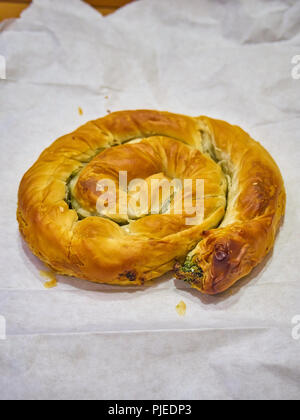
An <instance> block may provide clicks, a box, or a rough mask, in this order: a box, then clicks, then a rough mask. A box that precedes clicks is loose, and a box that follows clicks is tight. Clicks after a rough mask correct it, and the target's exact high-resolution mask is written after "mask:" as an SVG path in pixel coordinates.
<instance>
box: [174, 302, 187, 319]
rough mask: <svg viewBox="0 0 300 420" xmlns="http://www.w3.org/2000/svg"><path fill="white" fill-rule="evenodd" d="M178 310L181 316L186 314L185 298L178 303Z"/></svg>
mask: <svg viewBox="0 0 300 420" xmlns="http://www.w3.org/2000/svg"><path fill="white" fill-rule="evenodd" d="M176 312H177V313H178V315H179V316H184V315H185V313H186V304H185V302H184V301H183V300H181V301H180V302H179V303H178V305H176Z"/></svg>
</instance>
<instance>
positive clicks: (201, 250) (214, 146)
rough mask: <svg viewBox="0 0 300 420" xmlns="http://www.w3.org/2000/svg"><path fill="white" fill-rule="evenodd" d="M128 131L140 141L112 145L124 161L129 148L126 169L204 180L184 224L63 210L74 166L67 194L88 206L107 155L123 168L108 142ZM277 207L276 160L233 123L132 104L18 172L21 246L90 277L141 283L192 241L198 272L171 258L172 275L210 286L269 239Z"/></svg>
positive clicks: (253, 259) (244, 269)
mask: <svg viewBox="0 0 300 420" xmlns="http://www.w3.org/2000/svg"><path fill="white" fill-rule="evenodd" d="M138 138H146V140H144V141H142V142H141V143H139V145H138V146H134V145H124V146H119V147H120V149H118V148H116V149H115V150H119V151H120V153H122V154H123V155H122V156H123V157H124V159H123V163H124V162H126V165H127V166H128V169H130V156H131V155H132V157H133V158H134V156H137V155H136V153H137V151H139V153H140V160H139V159H137V160H136V161H135V162H134V170H133V172H132V176H135V175H136V174H139V173H140V174H141V175H140V176H144V177H147V176H149V175H150V176H152V175H153V176H156V175H155V173H158V174H159V173H160V172H162V173H164V174H166V176H170V177H174V176H179V177H182V178H184V177H188V176H189V177H192V178H193V177H200V176H201V177H202V178H205V182H206V184H205V185H206V188H207V191H208V193H207V192H206V196H205V218H204V221H203V223H201V225H197V226H188V227H187V226H184V223H183V218H182V217H179V216H175V215H152V216H148V217H144V218H140V219H139V220H137V221H134V222H130V224H129V225H128V226H129V227H128V228H126V229H124V228H123V227H121V226H119V225H118V224H117V223H115V222H114V221H113V220H109V219H107V218H103V217H98V216H99V215H98V216H89V217H86V218H85V219H84V220H79V218H78V214H77V211H78V209H77V211H75V210H74V209H70V208H69V205H68V189H67V186H68V185H69V182H70V179H71V178H72V177H74V174H75V175H76V174H79V175H78V176H77V175H76V176H77V177H78V178H79V180H80V181H78V180H77V184H76V186H75V188H74V197H73V199H75V198H76V200H77V201H76V204H77V205H78V206H79V205H80V206H81V207H84V208H83V211H85V212H86V211H90V212H91V211H92V213H91V214H93V211H95V200H96V199H97V196H95V182H96V181H97V177H99V176H100V178H101V176H102V175H105V176H114V175H115V174H114V173H112V172H111V171H110V170H109V169H110V168H109V162H110V160H111V162H112V163H113V161H114V162H115V163H114V171H116V172H117V171H118V170H123V168H122V166H124V165H122V162H121V161H119V162H121V163H120V164H119V165H120V166H118V158H117V155H115V156H114V149H110V148H111V147H112V146H118V145H121V144H123V143H126V142H128V141H130V140H133V139H138ZM184 144H186V145H187V146H185V145H184ZM105 149H108V150H107V151H104V150H105ZM209 155H210V156H209ZM106 156H107V158H106ZM187 156H189V158H187ZM212 158H213V159H214V160H215V161H216V162H217V163H216V162H214V161H213V159H212ZM196 161H197V165H196V164H195V168H194V166H193V162H196ZM126 165H125V166H126ZM112 166H113V165H112ZM199 167H202V169H201V170H198V169H199ZM147 168H148V169H149V170H148V169H147ZM126 169H127V168H126ZM147 171H148V172H149V173H148V172H147ZM226 178H227V179H228V181H229V191H228V200H227V203H226V199H225V195H226V192H227V183H226V181H225V180H226ZM226 205H227V211H226V214H225V207H226ZM284 206H285V191H284V186H283V181H282V178H281V175H280V172H279V170H278V168H277V166H276V164H275V163H274V161H273V160H272V158H271V157H270V155H269V154H268V153H267V152H266V151H265V150H264V149H263V148H262V146H260V145H259V144H258V143H256V142H255V141H254V140H252V139H251V138H250V137H249V136H248V135H247V134H246V133H245V132H243V131H242V130H241V129H240V128H238V127H233V126H231V125H229V124H227V123H225V122H222V121H216V120H212V119H209V118H207V117H199V118H190V117H186V116H182V115H176V114H170V113H167V112H158V111H148V110H140V111H123V112H118V113H113V114H110V115H108V116H106V117H104V118H101V119H99V120H96V121H93V122H89V123H87V124H85V125H84V126H83V127H80V128H79V129H78V130H76V131H75V132H74V133H71V134H69V135H66V136H64V137H62V138H60V139H58V140H56V141H55V142H54V143H53V144H52V146H50V147H49V148H48V149H46V150H45V151H44V152H43V153H42V155H41V156H40V158H39V159H38V161H37V162H36V163H35V164H34V165H33V167H32V168H31V169H30V170H29V171H28V172H27V173H26V174H25V175H24V177H23V179H22V182H21V184H20V188H19V204H18V212H17V217H18V221H19V226H20V231H21V233H22V235H23V236H24V238H25V240H26V241H27V243H28V244H29V246H30V248H31V250H32V251H33V253H35V254H36V255H37V256H38V257H39V258H40V259H41V260H43V261H44V262H45V263H46V264H47V265H49V266H51V267H52V268H54V269H55V270H56V271H58V272H59V273H62V274H66V275H71V276H77V277H80V278H83V279H87V280H90V281H94V282H99V283H111V284H122V285H126V284H143V283H144V282H145V281H147V280H150V279H152V278H155V277H158V276H160V275H161V274H164V273H165V272H167V271H169V270H171V269H172V268H173V266H174V263H175V261H176V260H178V261H180V262H182V261H183V260H184V259H185V257H186V256H187V254H188V253H189V252H190V251H191V250H193V249H194V248H195V246H196V245H197V244H198V245H197V247H196V248H195V249H194V251H193V252H192V258H193V262H194V263H195V264H197V267H198V269H199V270H198V271H196V272H194V273H191V272H187V271H184V270H183V268H182V266H181V265H179V264H177V265H176V272H177V276H178V277H179V278H184V279H189V280H190V282H191V284H192V286H193V287H196V288H197V289H199V290H200V291H202V292H204V293H211V294H214V293H218V292H221V291H223V290H225V289H227V288H228V287H229V286H230V285H232V284H233V283H234V282H235V281H237V280H238V279H239V278H241V277H243V276H244V275H246V274H247V273H248V272H250V271H251V269H252V268H253V267H254V266H255V265H257V264H258V263H259V262H260V261H261V260H262V259H263V258H264V256H265V255H266V253H267V252H268V251H269V250H270V248H271V247H272V246H273V243H274V240H275V235H276V232H277V230H278V227H279V222H280V219H281V216H282V215H283V213H284ZM220 223H221V225H220V227H219V228H217V226H218V225H219V224H220ZM199 241H200V242H199ZM200 272H201V273H202V275H201V277H200V276H199V273H200Z"/></svg>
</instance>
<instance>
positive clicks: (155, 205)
mask: <svg viewBox="0 0 300 420" xmlns="http://www.w3.org/2000/svg"><path fill="white" fill-rule="evenodd" d="M186 180H189V182H190V184H189V185H191V186H192V188H191V192H190V203H192V204H195V201H196V192H197V191H196V185H197V184H196V182H197V180H198V181H199V180H203V183H204V217H209V216H210V215H211V214H212V212H214V211H215V210H216V209H218V208H219V207H223V208H224V211H225V206H226V179H225V177H224V174H223V172H222V170H221V168H220V166H219V165H218V164H217V163H215V162H214V161H213V160H212V159H211V158H210V157H209V156H208V155H205V154H202V153H201V152H200V151H198V150H195V149H193V148H191V147H189V146H187V145H185V144H183V143H182V142H179V141H177V140H174V139H172V138H170V137H161V136H154V137H149V138H146V139H143V140H141V141H139V142H134V143H132V144H123V145H120V146H116V147H113V148H109V149H105V150H104V151H102V152H101V153H99V154H98V155H97V156H96V157H95V158H94V159H92V160H91V161H90V162H89V163H88V164H87V165H86V166H85V167H84V168H83V169H82V170H81V171H80V172H79V173H78V174H77V175H76V176H74V178H73V179H72V180H71V182H70V192H71V196H72V201H71V202H72V205H73V208H75V210H77V212H78V214H79V215H80V216H81V217H88V216H100V217H105V218H109V219H111V220H112V221H114V222H116V223H119V224H121V225H126V224H130V225H131V224H132V222H134V221H138V220H139V219H143V218H145V217H146V216H150V215H153V209H155V214H156V218H158V217H163V216H166V215H168V217H169V218H170V217H173V221H174V228H175V226H176V229H178V223H180V224H182V225H184V217H185V216H186V214H185V205H182V208H183V212H182V214H178V212H176V210H175V207H176V205H177V204H175V203H176V197H177V193H178V192H179V190H181V189H182V186H183V185H184V183H185V181H186ZM141 182H142V183H141ZM180 183H181V184H180ZM108 184H109V185H114V186H115V189H114V190H111V189H108V186H107V185H108ZM164 186H165V187H166V186H168V188H166V189H165V188H164ZM154 187H155V188H154ZM145 189H146V191H145ZM111 191H113V193H114V199H115V200H116V207H115V208H114V210H113V211H112V209H111V208H106V207H103V206H102V207H101V208H99V199H102V198H103V203H104V202H105V200H107V199H108V198H110V196H109V194H112V192H111ZM184 195H185V193H184V194H183V195H182V194H181V196H180V197H181V199H183V196H184ZM124 197H126V203H127V205H126V207H125V208H124V206H121V204H122V203H124ZM145 200H146V202H145ZM103 203H102V205H103ZM161 222H162V223H163V219H162V221H161ZM165 222H166V219H165ZM188 227H190V226H187V228H188ZM179 230H181V228H180V227H179Z"/></svg>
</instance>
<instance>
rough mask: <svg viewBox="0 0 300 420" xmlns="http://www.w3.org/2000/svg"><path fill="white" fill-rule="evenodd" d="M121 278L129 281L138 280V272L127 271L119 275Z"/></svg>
mask: <svg viewBox="0 0 300 420" xmlns="http://www.w3.org/2000/svg"><path fill="white" fill-rule="evenodd" d="M119 278H120V279H121V278H125V279H127V280H129V281H136V279H137V273H136V271H134V270H130V271H125V272H124V273H122V274H120V275H119Z"/></svg>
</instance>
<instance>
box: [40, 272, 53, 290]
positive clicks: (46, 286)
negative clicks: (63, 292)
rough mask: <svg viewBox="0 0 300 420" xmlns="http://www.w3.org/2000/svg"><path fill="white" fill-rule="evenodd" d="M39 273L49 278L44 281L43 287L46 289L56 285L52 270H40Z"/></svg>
mask: <svg viewBox="0 0 300 420" xmlns="http://www.w3.org/2000/svg"><path fill="white" fill-rule="evenodd" d="M40 275H41V276H42V277H45V278H47V279H49V280H48V281H46V282H45V283H44V287H45V288H46V289H52V288H53V287H56V286H57V280H56V277H55V274H54V273H53V271H47V270H41V271H40Z"/></svg>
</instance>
